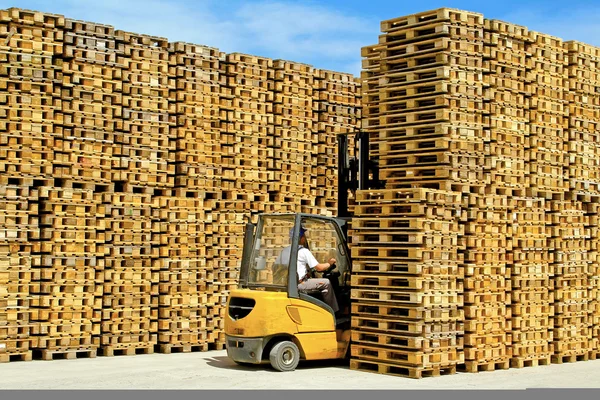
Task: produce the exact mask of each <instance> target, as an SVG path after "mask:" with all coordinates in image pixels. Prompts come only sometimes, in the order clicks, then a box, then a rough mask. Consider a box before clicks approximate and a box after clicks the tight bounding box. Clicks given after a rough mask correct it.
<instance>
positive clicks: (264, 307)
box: [225, 133, 380, 371]
mask: <svg viewBox="0 0 600 400" xmlns="http://www.w3.org/2000/svg"><path fill="white" fill-rule="evenodd" d="M355 143H356V144H357V145H358V155H359V157H358V158H357V159H356V158H352V159H350V158H349V156H348V138H347V137H346V136H345V135H338V217H336V218H332V217H324V216H319V215H312V214H302V213H299V214H292V213H290V214H261V215H259V216H258V221H257V222H256V224H254V223H251V222H249V223H248V224H247V225H246V232H245V237H244V249H243V253H242V263H241V267H240V279H239V285H238V289H236V290H233V291H232V292H231V293H230V296H229V298H228V301H227V310H226V313H227V315H226V316H225V334H226V340H227V341H226V348H227V354H228V356H229V357H230V358H231V359H232V360H233V361H235V362H236V363H238V364H242V365H246V364H261V363H265V364H266V363H270V364H271V366H272V367H273V368H274V369H276V370H278V371H293V370H294V369H296V367H297V366H298V363H299V362H300V361H301V360H325V359H340V358H347V357H349V350H350V272H351V266H352V260H351V257H350V252H349V250H348V245H347V221H348V220H349V219H350V218H351V216H350V214H349V212H348V192H349V191H355V190H356V189H357V188H360V189H366V188H369V187H380V182H379V180H378V174H377V166H376V163H374V162H373V161H372V160H369V157H368V148H369V147H368V146H369V144H368V136H367V135H366V134H363V133H358V134H357V136H356V141H355ZM301 229H302V232H303V233H304V232H306V233H304V235H305V237H306V239H307V240H306V241H305V244H304V246H305V247H308V248H309V250H310V251H311V252H312V253H313V255H314V256H315V258H316V259H317V260H318V261H319V262H324V261H325V260H329V259H331V258H335V260H336V263H335V264H332V265H331V266H330V268H329V269H328V270H326V271H323V272H321V273H315V274H316V275H318V276H316V277H322V278H327V279H329V281H330V282H331V287H332V288H333V291H334V293H335V295H336V298H337V302H338V305H339V308H340V310H339V311H338V312H337V313H334V311H333V309H331V307H329V306H328V305H327V304H326V303H325V302H324V301H323V298H322V297H321V294H320V292H315V293H312V292H310V293H305V292H299V290H298V274H297V256H298V249H299V238H300V233H301ZM282 254H286V256H285V257H281V255H282ZM282 260H284V261H282Z"/></svg>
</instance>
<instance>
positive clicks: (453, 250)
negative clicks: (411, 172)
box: [350, 189, 464, 378]
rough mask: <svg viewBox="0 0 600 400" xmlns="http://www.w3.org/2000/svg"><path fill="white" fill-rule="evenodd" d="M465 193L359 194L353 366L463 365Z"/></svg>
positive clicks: (449, 368)
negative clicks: (461, 217)
mask: <svg viewBox="0 0 600 400" xmlns="http://www.w3.org/2000/svg"><path fill="white" fill-rule="evenodd" d="M460 197H461V195H460V193H450V192H448V191H438V190H432V189H388V190H378V191H372V192H367V191H359V192H357V198H356V205H355V212H356V213H357V215H361V218H356V219H354V220H353V226H352V257H353V272H352V276H351V284H352V291H351V297H352V344H351V355H352V358H351V360H350V368H352V369H358V370H366V371H374V372H380V373H386V374H391V375H401V376H408V377H413V378H420V377H422V376H427V375H439V374H441V373H454V372H455V371H456V367H457V365H458V364H462V363H463V361H464V354H463V329H464V328H463V324H464V314H463V308H462V305H463V298H462V297H463V283H462V272H461V270H460V267H459V263H460V256H461V255H460V254H459V252H458V237H459V234H460V233H461V232H460V229H461V227H460V225H459V224H458V221H457V220H456V212H457V210H458V209H459V208H460V201H461V198H460Z"/></svg>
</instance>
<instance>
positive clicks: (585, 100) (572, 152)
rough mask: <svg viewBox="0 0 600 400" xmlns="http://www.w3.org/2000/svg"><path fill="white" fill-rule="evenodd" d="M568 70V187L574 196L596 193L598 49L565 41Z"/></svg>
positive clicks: (599, 169) (599, 186)
mask: <svg viewBox="0 0 600 400" xmlns="http://www.w3.org/2000/svg"><path fill="white" fill-rule="evenodd" d="M564 47H565V49H566V51H567V58H568V67H567V73H566V79H568V82H569V83H568V88H569V91H568V94H567V96H568V100H569V104H568V121H569V124H568V131H569V169H568V178H569V186H570V189H571V190H572V191H575V192H577V193H588V194H596V195H597V194H600V146H599V145H598V142H599V141H600V136H599V134H598V132H599V128H600V115H599V114H598V111H597V107H598V106H599V105H600V96H599V95H598V93H597V87H598V82H599V81H600V75H599V73H600V49H598V48H596V47H593V46H590V45H586V44H583V43H579V42H573V41H571V42H565V44H564Z"/></svg>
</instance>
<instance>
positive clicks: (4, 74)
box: [0, 8, 65, 186]
mask: <svg viewBox="0 0 600 400" xmlns="http://www.w3.org/2000/svg"><path fill="white" fill-rule="evenodd" d="M0 17H1V21H0V36H1V37H2V39H3V45H2V46H1V50H0V51H1V53H0V54H1V56H0V57H2V61H3V62H2V68H1V69H0V84H1V88H0V89H1V90H2V91H1V92H0V93H1V94H0V117H1V118H2V123H1V125H0V129H1V130H2V139H1V140H2V141H1V142H0V144H1V145H2V147H1V148H0V149H1V150H0V151H1V153H0V173H1V174H2V176H3V177H4V178H3V180H4V182H6V179H7V178H8V177H10V178H12V179H13V181H14V182H18V184H19V185H21V186H31V185H32V179H50V178H51V177H52V159H53V156H54V154H53V149H54V145H55V143H54V138H55V136H57V135H58V133H59V132H60V130H59V128H58V126H57V125H58V124H59V123H60V110H61V98H60V96H61V94H60V85H59V84H60V83H61V81H62V60H61V58H60V56H61V55H62V51H63V32H62V28H63V26H64V23H65V20H64V18H63V17H62V16H58V15H52V14H43V13H38V12H33V11H26V10H20V9H15V8H10V9H8V10H2V11H1V14H0Z"/></svg>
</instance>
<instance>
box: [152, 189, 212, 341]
mask: <svg viewBox="0 0 600 400" xmlns="http://www.w3.org/2000/svg"><path fill="white" fill-rule="evenodd" d="M188 193H193V194H195V195H197V196H198V197H196V198H194V197H184V196H175V197H171V198H167V199H165V200H166V201H165V203H164V204H162V206H163V207H167V209H168V210H167V214H168V232H167V233H166V234H165V236H166V238H167V243H166V245H167V246H168V253H167V255H166V257H165V258H163V259H162V260H161V270H160V284H159V309H158V343H159V350H160V352H161V353H171V352H180V351H183V352H189V351H192V350H196V349H200V350H206V349H208V345H209V344H210V343H212V341H213V337H212V335H213V331H214V327H213V326H210V325H209V321H210V318H211V317H213V316H214V314H215V302H214V300H213V294H214V280H215V276H214V267H213V266H212V263H211V260H212V259H211V257H210V254H207V252H208V251H210V250H211V249H212V246H211V244H210V243H209V241H210V238H211V236H210V234H209V233H207V229H208V228H209V227H210V225H211V223H210V221H208V218H207V214H209V213H210V209H209V208H208V207H206V203H207V200H206V199H205V198H203V197H201V194H202V193H201V192H200V191H198V192H188Z"/></svg>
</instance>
